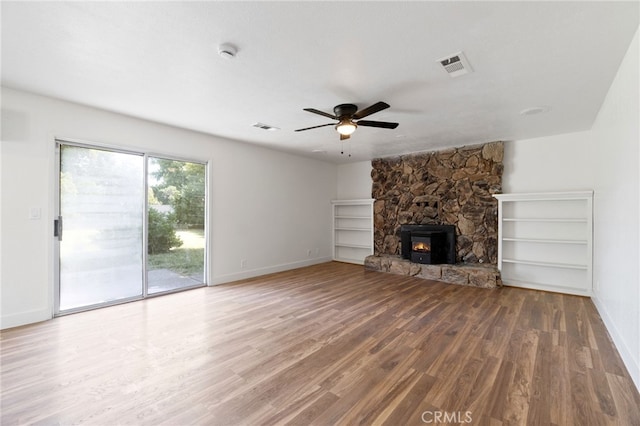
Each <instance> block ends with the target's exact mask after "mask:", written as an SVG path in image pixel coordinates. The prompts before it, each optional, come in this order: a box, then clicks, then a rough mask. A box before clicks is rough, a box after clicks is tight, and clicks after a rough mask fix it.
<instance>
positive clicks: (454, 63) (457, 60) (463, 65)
mask: <svg viewBox="0 0 640 426" xmlns="http://www.w3.org/2000/svg"><path fill="white" fill-rule="evenodd" d="M436 62H438V63H439V64H440V66H442V68H443V69H444V70H445V71H446V72H447V74H449V77H451V78H454V77H460V76H461V75H465V74H469V73H470V72H473V69H472V68H471V65H469V61H468V60H467V57H466V56H464V53H462V52H458V53H453V54H451V55H448V56H445V57H444V58H440V59H438V60H437V61H436Z"/></svg>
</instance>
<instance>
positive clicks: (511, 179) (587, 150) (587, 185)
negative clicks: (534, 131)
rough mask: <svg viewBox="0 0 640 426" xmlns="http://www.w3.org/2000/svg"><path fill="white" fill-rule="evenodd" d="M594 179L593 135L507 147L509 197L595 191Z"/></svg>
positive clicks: (572, 135)
mask: <svg viewBox="0 0 640 426" xmlns="http://www.w3.org/2000/svg"><path fill="white" fill-rule="evenodd" d="M593 177H594V173H593V141H592V136H591V132H590V131H586V132H576V133H567V134H563V135H556V136H546V137H541V138H535V139H523V140H519V141H515V142H513V141H510V142H506V143H505V144H504V174H503V176H502V192H504V193H505V194H507V193H527V192H562V191H580V190H591V189H593V185H594V182H593Z"/></svg>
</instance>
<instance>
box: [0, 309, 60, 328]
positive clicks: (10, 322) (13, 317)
mask: <svg viewBox="0 0 640 426" xmlns="http://www.w3.org/2000/svg"><path fill="white" fill-rule="evenodd" d="M51 318H53V314H52V312H51V310H50V309H47V308H42V309H34V310H31V311H26V312H19V313H17V314H10V315H2V317H0V329H2V330H4V329H7V328H13V327H19V326H21V325H26V324H32V323H34V322H41V321H47V320H50V319H51Z"/></svg>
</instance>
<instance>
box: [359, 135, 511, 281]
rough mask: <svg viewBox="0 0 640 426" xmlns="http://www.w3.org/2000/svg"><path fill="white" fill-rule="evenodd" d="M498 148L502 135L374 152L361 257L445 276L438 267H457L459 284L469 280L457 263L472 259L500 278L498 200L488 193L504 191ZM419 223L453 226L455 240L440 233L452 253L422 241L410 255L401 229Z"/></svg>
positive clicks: (469, 263) (452, 271)
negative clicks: (370, 239)
mask: <svg viewBox="0 0 640 426" xmlns="http://www.w3.org/2000/svg"><path fill="white" fill-rule="evenodd" d="M503 153H504V145H503V143H502V142H491V143H486V144H481V145H473V146H465V147H461V148H453V149H447V150H443V151H436V152H428V153H420V154H411V155H406V156H402V157H394V158H381V159H375V160H373V161H372V162H371V164H372V169H373V170H372V172H371V177H372V181H373V183H372V191H371V192H372V198H374V199H375V202H374V256H372V257H371V259H369V261H368V262H365V265H368V268H369V269H379V270H387V271H390V270H391V269H394V271H391V272H398V271H400V270H402V271H405V272H406V273H407V274H408V275H418V276H422V275H425V276H423V277H424V278H434V277H435V279H438V277H439V278H440V279H442V280H444V281H446V280H445V279H443V274H444V273H443V271H448V272H447V273H446V275H447V276H448V277H449V278H450V277H451V276H453V275H455V277H454V279H453V281H455V282H457V283H458V284H465V283H467V284H468V283H469V282H470V278H469V275H468V274H467V273H466V272H464V273H463V275H465V276H464V277H463V276H459V274H458V273H457V272H456V271H458V272H459V271H467V272H468V271H469V270H470V269H469V268H474V267H475V268H476V269H478V268H479V269H478V270H481V271H485V270H486V271H490V274H493V275H492V276H493V278H490V281H493V283H494V286H495V283H496V282H497V283H499V273H498V272H497V267H496V265H497V252H498V205H497V200H496V199H495V198H494V197H493V196H492V195H493V194H497V193H501V192H502V172H503V164H502V161H503ZM416 226H427V227H429V226H435V227H437V226H443V227H446V228H447V229H451V230H453V240H452V239H451V236H450V235H448V236H446V237H444V238H445V240H446V242H447V244H453V249H452V252H453V253H446V254H445V255H444V256H445V259H444V260H445V261H443V259H442V256H443V254H442V253H441V252H437V253H435V252H433V251H432V250H433V248H432V246H430V248H429V252H428V253H427V249H426V246H424V245H423V246H420V245H418V248H419V250H415V251H416V252H417V253H410V254H409V255H408V252H407V247H408V246H407V244H409V246H410V247H413V245H412V243H411V242H410V240H409V242H407V237H406V233H404V234H403V229H404V230H407V229H409V228H411V227H416ZM430 232H441V231H435V230H433V229H431V230H430ZM403 236H404V237H403ZM423 237H424V236H423ZM427 237H428V239H429V240H430V241H429V244H432V243H433V240H434V239H435V240H442V238H443V236H442V235H441V234H438V235H435V234H432V235H427ZM403 238H404V240H403ZM416 242H417V243H420V241H416ZM426 242H427V241H422V243H423V244H425V243H426ZM413 251H414V250H410V252H413ZM427 254H428V255H427ZM434 256H435V259H433V257H434ZM427 258H428V259H427ZM379 259H382V260H381V261H378V260H379ZM425 262H429V263H432V264H436V265H443V266H436V265H433V266H428V264H425ZM385 265H386V266H385ZM394 265H395V266H394ZM420 265H424V266H420ZM456 268H457V269H456ZM474 274H475V272H474ZM480 275H483V274H480ZM496 275H497V277H496ZM465 281H466V282H465ZM472 285H479V284H472ZM479 286H485V285H479ZM489 286H491V285H489Z"/></svg>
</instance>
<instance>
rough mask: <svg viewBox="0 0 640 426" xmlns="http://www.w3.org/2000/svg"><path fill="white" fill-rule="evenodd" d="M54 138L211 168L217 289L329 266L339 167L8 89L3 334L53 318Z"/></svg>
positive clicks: (0, 287)
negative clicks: (33, 211) (37, 214)
mask: <svg viewBox="0 0 640 426" xmlns="http://www.w3.org/2000/svg"><path fill="white" fill-rule="evenodd" d="M56 137H58V138H66V139H71V140H80V141H86V142H91V143H95V144H104V145H109V146H113V147H122V148H127V149H133V150H140V151H147V152H149V151H150V152H153V153H155V154H165V155H173V156H179V157H183V158H187V159H194V160H200V161H208V162H209V165H210V174H209V188H210V197H209V206H208V207H209V212H210V218H211V225H212V226H211V227H210V229H209V234H210V235H209V236H210V258H209V262H210V266H211V268H210V271H209V283H211V284H216V283H221V282H226V281H232V280H236V279H241V278H244V277H250V276H255V275H261V274H264V273H268V272H275V271H278V270H284V269H290V268H294V267H299V266H304V265H308V264H312V263H319V262H323V261H327V260H330V256H331V233H330V232H329V230H330V229H331V216H330V211H331V210H330V200H331V199H334V198H336V166H335V165H333V164H329V163H325V162H321V161H317V160H313V159H307V158H303V157H297V156H294V155H290V154H285V153H281V152H277V151H273V150H269V149H265V148H260V147H257V146H254V145H249V144H246V143H242V142H237V141H231V140H226V139H222V138H217V137H213V136H209V135H205V134H201V133H197V132H191V131H187V130H184V129H178V128H175V127H170V126H165V125H161V124H157V123H152V122H148V121H143V120H138V119H135V118H131V117H127V116H123V115H119V114H114V113H109V112H106V111H101V110H97V109H93V108H88V107H84V106H80V105H76V104H72V103H68V102H63V101H60V100H55V99H51V98H46V97H41V96H35V95H31V94H27V93H24V92H20V91H16V90H12V89H6V88H3V89H2V141H1V142H0V156H1V157H0V167H1V171H0V175H1V177H0V179H1V181H2V194H1V198H0V200H1V208H0V212H1V213H0V214H1V223H0V225H1V227H0V235H1V248H0V250H1V252H2V258H1V262H0V268H1V269H0V280H1V281H0V299H1V300H0V309H1V310H2V314H1V318H0V320H1V324H0V325H1V326H2V328H6V327H12V326H16V325H20V324H25V323H29V322H34V321H41V320H45V319H48V318H50V317H51V314H52V310H53V302H52V300H53V285H54V284H53V283H54V281H53V280H54V277H53V262H54V258H53V237H52V235H53V212H54V202H55V196H54V192H53V191H54V179H55V176H54V174H55V167H54V166H55V165H54V161H55V160H54V154H55V150H54V148H55V144H54V139H55V138H56ZM32 207H38V208H41V209H42V219H41V220H29V219H28V213H29V209H30V208H32ZM316 249H317V252H316ZM308 250H311V255H310V256H309V255H308ZM241 259H246V267H245V268H244V269H243V268H240V260H241Z"/></svg>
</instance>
